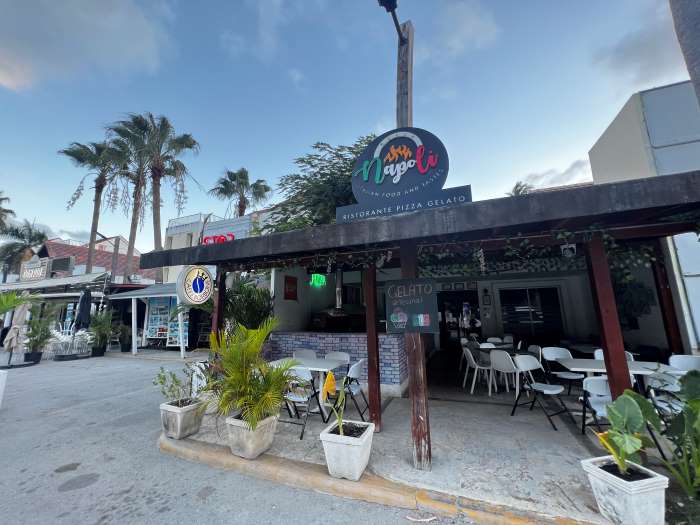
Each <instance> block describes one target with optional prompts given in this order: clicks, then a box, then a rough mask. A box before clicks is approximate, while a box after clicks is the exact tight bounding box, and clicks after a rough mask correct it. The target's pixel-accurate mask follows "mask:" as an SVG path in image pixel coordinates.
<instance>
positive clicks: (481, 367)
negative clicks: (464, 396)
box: [462, 346, 491, 395]
mask: <svg viewBox="0 0 700 525" xmlns="http://www.w3.org/2000/svg"><path fill="white" fill-rule="evenodd" d="M462 355H463V356H464V357H465V359H466V360H467V369H466V370H465V371H464V379H463V380H462V388H464V387H465V386H466V384H467V376H468V375H469V370H470V369H473V370H474V377H473V378H472V388H471V390H470V391H469V393H470V394H473V393H474V386H475V385H476V378H477V376H478V375H479V373H483V375H484V376H485V377H486V381H489V380H490V377H491V376H490V370H491V365H490V364H488V365H485V364H479V363H478V362H477V361H476V359H474V354H472V352H471V349H470V348H469V347H466V346H463V347H462ZM489 395H490V393H489Z"/></svg>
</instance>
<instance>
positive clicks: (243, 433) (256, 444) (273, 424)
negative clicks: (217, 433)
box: [226, 415, 279, 459]
mask: <svg viewBox="0 0 700 525" xmlns="http://www.w3.org/2000/svg"><path fill="white" fill-rule="evenodd" d="M278 420H279V416H278V415H274V416H270V417H268V418H265V419H263V420H262V421H261V422H260V423H258V425H257V426H256V427H255V430H251V429H250V427H249V426H248V423H246V422H245V421H243V420H242V419H236V418H235V417H227V418H226V426H227V427H228V446H229V447H230V448H231V453H232V454H233V455H235V456H240V457H242V458H245V459H255V458H257V457H258V456H259V455H260V454H262V453H263V452H265V451H266V450H267V449H269V448H270V447H271V446H272V441H273V440H274V439H275V432H276V431H277V421H278Z"/></svg>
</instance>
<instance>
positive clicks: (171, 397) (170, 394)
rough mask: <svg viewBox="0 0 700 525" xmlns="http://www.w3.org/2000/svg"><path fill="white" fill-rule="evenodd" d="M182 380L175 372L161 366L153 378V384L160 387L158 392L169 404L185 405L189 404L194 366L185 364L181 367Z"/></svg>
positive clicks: (190, 401)
mask: <svg viewBox="0 0 700 525" xmlns="http://www.w3.org/2000/svg"><path fill="white" fill-rule="evenodd" d="M182 373H183V375H184V380H183V379H180V378H179V377H178V376H177V374H176V373H175V372H173V371H171V370H166V369H165V368H163V367H162V366H161V367H160V370H159V371H158V374H157V375H156V377H155V378H154V379H153V384H154V385H155V386H157V387H159V388H160V393H161V394H162V395H163V397H164V398H165V399H166V400H167V401H168V402H169V403H170V404H171V405H174V406H177V407H185V406H188V405H191V404H192V403H193V402H194V400H193V399H192V376H193V375H194V368H193V367H192V366H191V365H189V364H188V365H186V366H185V368H183V369H182Z"/></svg>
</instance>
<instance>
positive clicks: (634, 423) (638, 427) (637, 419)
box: [596, 390, 658, 474]
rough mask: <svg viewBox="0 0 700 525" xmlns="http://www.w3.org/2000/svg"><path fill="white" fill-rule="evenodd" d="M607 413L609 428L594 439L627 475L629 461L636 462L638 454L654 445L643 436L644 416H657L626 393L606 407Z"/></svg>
mask: <svg viewBox="0 0 700 525" xmlns="http://www.w3.org/2000/svg"><path fill="white" fill-rule="evenodd" d="M642 406H643V407H644V409H642ZM607 413H608V420H609V421H610V428H609V429H608V430H607V431H606V432H600V433H597V434H596V435H597V436H598V440H599V441H600V443H601V444H602V445H603V447H605V449H606V450H607V451H608V452H610V454H612V456H613V459H614V460H615V463H616V464H617V468H618V469H619V471H620V473H621V474H626V473H627V470H628V468H629V465H628V461H635V462H639V451H640V450H642V449H643V448H644V447H647V446H653V445H654V444H653V442H652V441H651V439H650V438H649V437H648V436H647V435H646V434H643V432H644V430H645V414H646V415H647V416H650V414H654V415H656V412H654V407H653V406H652V405H651V404H650V403H649V402H648V401H647V400H646V399H644V398H642V397H641V396H638V395H637V394H635V393H634V392H632V391H631V390H627V391H625V393H624V394H623V395H621V396H620V397H618V398H617V399H616V400H615V401H614V402H612V403H610V404H609V405H608V406H607ZM657 422H658V416H657Z"/></svg>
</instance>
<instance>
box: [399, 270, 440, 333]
mask: <svg viewBox="0 0 700 525" xmlns="http://www.w3.org/2000/svg"><path fill="white" fill-rule="evenodd" d="M386 321H387V323H386V330H387V332H389V333H405V332H421V333H430V334H435V333H438V332H439V331H440V328H439V326H438V308H437V290H436V288H435V283H434V282H433V281H432V280H431V279H404V280H401V281H391V282H388V283H387V286H386Z"/></svg>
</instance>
